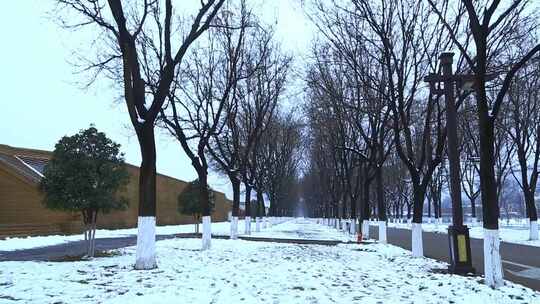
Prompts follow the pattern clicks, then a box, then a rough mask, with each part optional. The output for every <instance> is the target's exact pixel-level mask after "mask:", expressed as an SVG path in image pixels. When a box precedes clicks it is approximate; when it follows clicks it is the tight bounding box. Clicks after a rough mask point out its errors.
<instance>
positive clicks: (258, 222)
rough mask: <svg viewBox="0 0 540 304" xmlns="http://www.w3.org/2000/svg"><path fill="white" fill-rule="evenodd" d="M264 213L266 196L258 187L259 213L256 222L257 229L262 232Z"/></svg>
mask: <svg viewBox="0 0 540 304" xmlns="http://www.w3.org/2000/svg"><path fill="white" fill-rule="evenodd" d="M263 213H264V198H263V193H262V192H261V191H260V190H258V189H257V215H256V219H255V221H256V224H255V231H257V232H260V231H261V221H262V216H263Z"/></svg>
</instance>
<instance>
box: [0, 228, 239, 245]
mask: <svg viewBox="0 0 540 304" xmlns="http://www.w3.org/2000/svg"><path fill="white" fill-rule="evenodd" d="M199 228H200V229H202V226H200V227H199ZM192 232H195V225H194V224H186V225H170V226H157V227H156V234H160V235H171V234H177V233H192ZM212 233H213V234H217V235H229V233H230V224H229V223H228V222H218V223H212ZM135 235H137V228H128V229H116V230H107V229H98V230H96V238H98V239H99V238H113V237H125V236H135ZM82 240H84V235H83V234H74V235H47V236H29V237H15V238H6V239H4V240H0V251H12V250H21V249H30V248H36V247H44V246H51V245H58V244H63V243H68V242H74V241H82Z"/></svg>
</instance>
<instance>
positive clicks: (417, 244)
mask: <svg viewBox="0 0 540 304" xmlns="http://www.w3.org/2000/svg"><path fill="white" fill-rule="evenodd" d="M412 255H413V257H423V256H424V246H423V243H422V224H419V223H412Z"/></svg>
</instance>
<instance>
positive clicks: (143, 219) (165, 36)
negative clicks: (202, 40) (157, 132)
mask: <svg viewBox="0 0 540 304" xmlns="http://www.w3.org/2000/svg"><path fill="white" fill-rule="evenodd" d="M57 2H58V4H59V9H61V10H62V9H65V10H68V11H71V12H76V13H77V14H78V16H79V17H80V18H81V19H79V20H66V19H63V21H64V22H65V23H64V24H65V26H66V27H68V28H73V29H77V28H81V27H90V28H92V29H94V30H97V31H96V33H98V34H99V36H97V40H96V41H97V42H98V43H100V46H101V47H103V48H96V49H98V50H100V51H98V52H99V53H97V54H96V56H95V58H94V59H89V60H88V61H85V62H88V64H87V67H86V70H87V71H89V72H91V73H93V74H92V79H95V77H96V76H97V75H99V74H106V75H107V76H108V77H110V78H112V80H113V82H114V83H115V84H117V85H118V86H120V87H121V89H122V95H123V97H124V100H125V104H126V106H127V109H128V112H129V117H130V120H131V124H132V125H133V128H134V129H135V133H136V134H137V139H138V141H139V146H140V149H141V157H142V162H141V168H140V174H139V219H138V228H139V231H138V235H137V255H136V262H135V268H136V269H152V268H155V267H156V259H155V223H156V218H155V217H156V147H155V136H154V124H155V120H156V118H157V116H158V114H159V112H160V110H161V108H162V106H163V104H164V102H165V100H166V99H167V97H168V96H169V93H170V87H171V84H172V83H173V80H174V78H175V71H176V70H177V68H178V66H179V65H180V64H181V62H182V61H183V59H184V57H185V55H186V53H187V51H188V49H189V47H190V46H191V44H192V43H193V42H194V41H195V40H197V39H198V38H199V37H200V36H201V35H202V34H203V33H204V32H205V31H206V30H207V29H208V28H209V26H210V24H211V22H212V20H213V18H214V17H215V15H216V14H217V12H218V11H219V9H220V8H221V6H222V5H223V3H224V2H225V0H208V1H202V2H201V6H200V8H199V10H198V12H197V13H196V14H195V15H194V17H193V19H192V21H191V25H190V27H189V28H188V30H187V31H185V32H184V31H181V32H178V31H176V29H177V28H178V27H179V26H181V25H179V24H174V22H175V21H176V20H178V19H180V18H176V17H175V16H174V10H173V4H172V1H171V0H165V1H157V0H153V1H151V0H144V1H130V2H129V4H127V3H125V2H122V1H120V0H108V1H100V0H96V1H83V0H57ZM60 13H61V11H60ZM176 40H177V41H179V43H174V41H176ZM172 45H176V46H177V47H176V48H175V49H174V50H173V47H172Z"/></svg>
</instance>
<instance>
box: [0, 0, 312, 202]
mask: <svg viewBox="0 0 540 304" xmlns="http://www.w3.org/2000/svg"><path fill="white" fill-rule="evenodd" d="M184 1H187V0H184ZM191 1H192V2H193V3H194V4H195V5H197V3H199V1H198V0H191ZM52 3H54V1H52V0H17V1H3V3H2V9H1V10H0V33H1V35H0V37H1V39H2V43H1V47H0V91H1V92H2V94H1V97H0V98H1V99H0V100H1V101H0V104H1V119H0V144H6V145H10V146H16V147H27V148H36V149H43V150H52V149H53V148H54V145H55V143H56V142H57V141H58V139H59V138H60V137H62V136H64V135H71V134H74V133H76V132H77V131H79V130H80V129H83V128H87V127H88V126H89V125H90V124H91V123H95V125H96V127H97V128H98V129H99V130H101V131H104V132H106V133H107V135H108V136H109V137H110V138H112V139H113V140H114V141H116V142H118V143H120V144H121V145H122V150H123V152H125V154H126V160H127V162H129V163H132V164H136V165H138V164H139V163H140V153H139V149H138V144H137V139H136V138H135V137H134V136H133V132H132V131H131V129H130V127H131V125H130V123H129V118H128V115H127V111H126V110H125V105H124V104H121V103H120V104H115V103H114V102H113V99H114V98H115V96H118V93H115V92H113V91H112V90H111V89H108V87H107V86H106V85H105V84H106V82H104V81H103V84H98V85H96V86H95V87H93V88H91V89H90V90H86V91H85V90H82V89H81V88H80V85H77V82H78V81H80V80H81V76H80V75H77V74H75V73H74V71H75V68H74V67H73V66H72V65H71V64H70V63H69V60H70V57H71V54H72V51H73V50H74V49H77V48H78V47H79V46H80V45H81V44H84V43H85V42H87V41H84V39H91V37H89V36H85V35H74V34H70V33H67V32H66V31H65V30H63V29H61V28H59V27H58V25H57V24H56V23H55V22H54V21H53V20H51V17H50V14H49V13H50V12H51V9H52V7H53V6H52ZM248 3H250V4H257V6H258V7H259V8H258V10H259V11H261V14H262V15H261V17H262V18H263V19H264V20H269V21H271V20H277V24H276V34H277V39H278V40H280V41H282V42H283V46H284V48H285V49H286V50H288V51H289V52H292V53H293V54H294V55H295V57H296V58H297V60H301V59H300V57H302V56H304V55H305V51H306V50H307V49H308V48H309V44H310V41H311V39H312V38H311V36H312V34H311V27H310V26H309V21H308V20H307V18H306V17H305V16H304V14H303V12H302V11H301V10H300V7H299V5H298V2H296V1H290V0H248ZM89 51H92V50H89ZM71 60H73V59H71ZM157 133H159V131H158V132H157ZM157 150H158V152H157V155H158V157H157V169H158V172H160V173H163V174H166V175H170V176H173V177H176V178H180V179H183V180H192V179H194V178H196V173H195V171H194V170H193V169H192V167H191V165H190V162H189V161H188V159H187V157H186V156H185V154H184V153H183V151H182V149H181V147H180V145H179V144H178V143H177V142H176V141H174V140H171V139H170V138H168V137H167V136H165V135H163V134H161V135H159V134H158V139H157ZM210 181H211V184H212V186H213V187H214V188H216V189H219V190H221V191H224V192H226V193H227V196H229V197H232V195H231V193H232V192H231V190H230V189H229V185H228V183H227V179H225V178H218V177H217V176H216V175H215V174H213V175H212V176H211V177H210Z"/></svg>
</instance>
